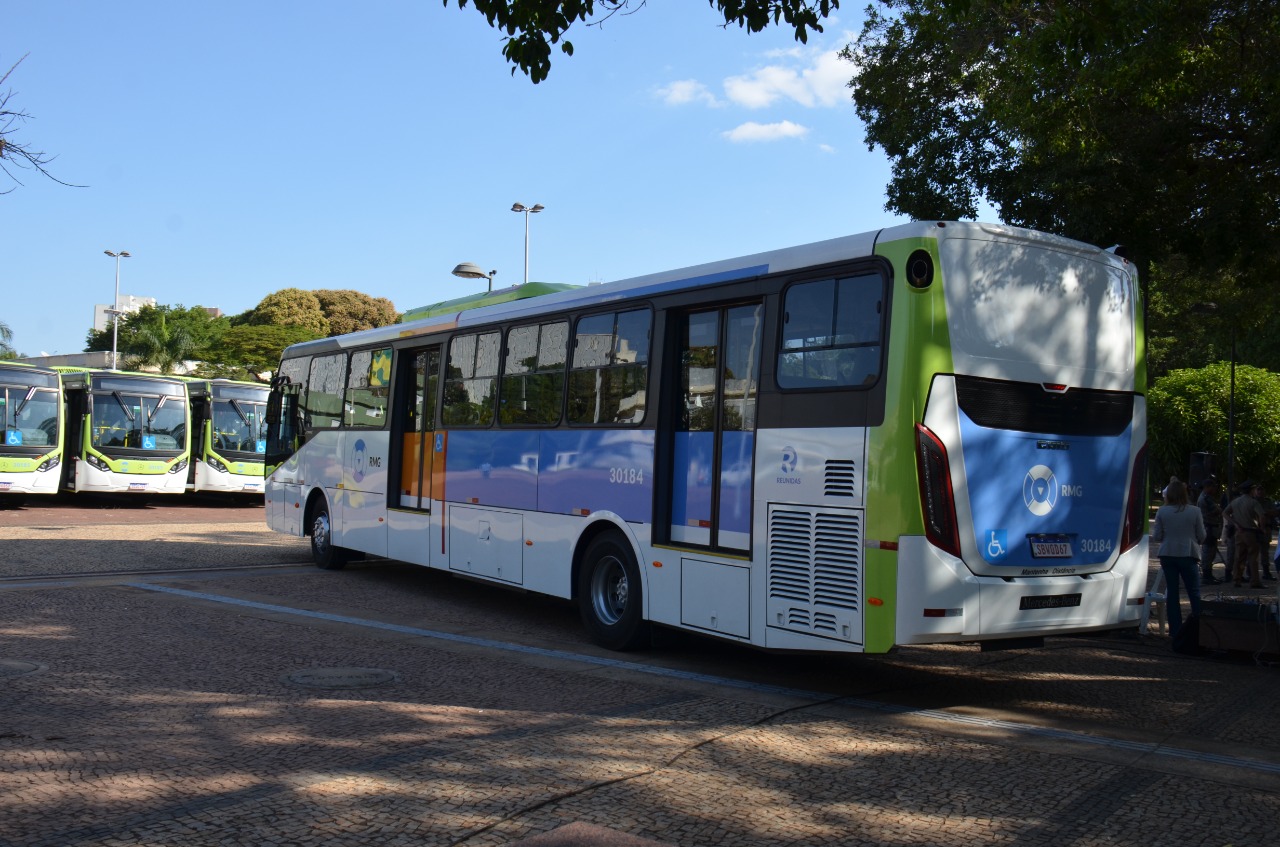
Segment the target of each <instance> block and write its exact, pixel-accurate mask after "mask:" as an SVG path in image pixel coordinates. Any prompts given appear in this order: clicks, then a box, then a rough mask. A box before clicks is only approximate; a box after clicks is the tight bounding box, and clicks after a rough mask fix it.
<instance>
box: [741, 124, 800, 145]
mask: <svg viewBox="0 0 1280 847" xmlns="http://www.w3.org/2000/svg"><path fill="white" fill-rule="evenodd" d="M808 134H809V128H808V127H806V126H801V125H800V124H796V123H792V122H791V121H778V122H777V123H772V124H760V123H756V122H755V121H748V122H747V123H745V124H740V125H739V126H736V127H734V128H733V129H731V130H729V131H728V132H724V133H721V135H723V136H724V137H725V138H727V139H729V140H730V141H732V142H734V143H735V144H744V143H750V142H754V141H780V140H782V139H784V138H803V137H804V136H806V135H808Z"/></svg>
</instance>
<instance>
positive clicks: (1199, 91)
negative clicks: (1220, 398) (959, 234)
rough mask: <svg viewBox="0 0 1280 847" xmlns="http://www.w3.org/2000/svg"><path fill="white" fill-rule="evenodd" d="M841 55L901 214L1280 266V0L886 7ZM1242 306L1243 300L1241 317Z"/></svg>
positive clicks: (1253, 266)
mask: <svg viewBox="0 0 1280 847" xmlns="http://www.w3.org/2000/svg"><path fill="white" fill-rule="evenodd" d="M881 5H882V8H881V9H874V8H873V9H872V10H870V13H869V16H868V18H867V20H866V23H865V26H864V28H863V30H862V33H861V35H860V36H859V37H858V40H857V41H856V42H854V43H853V44H851V45H849V46H848V47H847V48H846V49H845V51H844V55H845V56H846V58H849V59H851V60H853V61H854V62H855V64H856V66H857V77H856V78H855V80H854V81H853V82H852V83H851V85H852V86H853V88H854V95H853V97H854V102H855V104H856V107H857V111H858V115H859V116H860V117H861V118H862V119H863V120H864V121H865V122H866V126H867V132H866V140H867V143H868V145H869V146H871V147H876V146H878V147H881V148H883V149H884V150H885V152H886V153H887V154H888V155H889V158H890V160H891V161H892V168H893V171H892V179H891V181H890V184H889V187H888V197H889V200H888V204H887V205H888V208H889V209H892V210H895V211H898V212H901V213H904V214H907V215H910V216H912V217H915V218H924V219H927V218H971V217H974V216H975V214H976V213H977V210H978V206H979V203H980V202H981V201H984V200H985V201H987V202H989V203H991V204H992V205H994V206H995V207H996V208H997V209H998V210H999V214H1000V217H1001V218H1002V219H1003V220H1004V221H1005V222H1006V223H1011V224H1016V225H1021V226H1028V227H1033V228H1035V229H1041V230H1045V231H1048V232H1055V233H1059V234H1063V235H1068V236H1071V237H1074V238H1078V239H1080V240H1083V241H1087V242H1090V243H1093V244H1098V245H1101V246H1107V245H1110V244H1117V243H1118V244H1122V245H1126V246H1127V247H1129V248H1131V250H1132V252H1133V253H1134V255H1137V256H1139V257H1140V258H1143V259H1146V260H1155V261H1160V260H1163V259H1167V258H1169V257H1174V256H1180V257H1183V259H1182V261H1184V262H1185V263H1186V265H1187V268H1188V270H1189V271H1190V272H1191V273H1193V274H1194V275H1196V276H1197V277H1199V278H1206V277H1209V276H1211V275H1214V274H1222V273H1226V274H1232V275H1234V276H1235V277H1236V279H1237V280H1238V282H1239V283H1240V285H1241V286H1243V287H1245V288H1247V289H1248V290H1250V291H1251V292H1253V293H1254V294H1257V293H1258V292H1259V291H1261V290H1263V289H1264V288H1270V286H1264V284H1263V283H1264V281H1266V280H1269V279H1271V278H1272V277H1273V276H1274V274H1275V273H1276V271H1277V270H1280V237H1277V236H1280V5H1278V4H1275V3H1270V2H1259V0H1105V2H1097V3H1073V2H1065V1H1064V0H1041V2H1030V3H1027V2H1021V0H881ZM1234 311H1236V312H1237V313H1239V312H1240V310H1238V309H1237V310H1234Z"/></svg>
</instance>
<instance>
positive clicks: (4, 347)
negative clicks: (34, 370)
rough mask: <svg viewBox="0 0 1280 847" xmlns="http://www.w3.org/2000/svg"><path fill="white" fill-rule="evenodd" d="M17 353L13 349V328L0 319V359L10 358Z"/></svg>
mask: <svg viewBox="0 0 1280 847" xmlns="http://www.w3.org/2000/svg"><path fill="white" fill-rule="evenodd" d="M17 355H18V351H17V350H14V349H13V330H11V329H9V325H8V324H7V323H5V322H4V321H0V359H12V358H14V357H15V356H17Z"/></svg>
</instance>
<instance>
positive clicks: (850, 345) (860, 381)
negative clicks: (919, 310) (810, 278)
mask: <svg viewBox="0 0 1280 847" xmlns="http://www.w3.org/2000/svg"><path fill="white" fill-rule="evenodd" d="M883 294H884V285H883V281H882V279H881V277H880V276H879V275H877V274H865V275H861V276H850V277H842V278H840V279H824V280H819V281H815V282H804V283H798V284H796V285H793V286H791V287H790V288H788V289H787V292H786V298H785V300H784V304H783V327H782V349H781V350H780V351H779V354H778V369H777V373H778V385H779V386H780V387H782V388H848V387H860V386H870V385H873V384H874V383H875V382H876V380H877V379H878V378H879V375H880V349H881V347H880V342H881V332H882V330H881V313H882V312H883V308H882V303H883Z"/></svg>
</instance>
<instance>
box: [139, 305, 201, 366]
mask: <svg viewBox="0 0 1280 847" xmlns="http://www.w3.org/2000/svg"><path fill="white" fill-rule="evenodd" d="M131 347H132V348H133V349H132V351H131V353H130V355H129V357H128V358H127V359H126V360H125V367H126V368H129V369H130V370H143V369H145V368H149V367H150V368H155V369H157V370H158V371H159V372H160V373H162V374H169V373H174V372H175V371H176V370H177V368H178V366H179V365H181V364H182V363H183V362H185V361H187V360H188V359H190V358H192V357H193V354H194V353H195V352H196V342H195V339H193V338H192V337H191V333H190V332H188V331H187V329H186V327H183V326H179V327H177V328H176V329H173V330H170V329H169V325H168V323H167V322H166V321H165V317H164V315H163V314H161V315H160V325H159V326H154V325H152V326H144V327H140V328H139V330H138V334H137V336H136V337H135V338H134V339H133V343H132V345H131Z"/></svg>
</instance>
